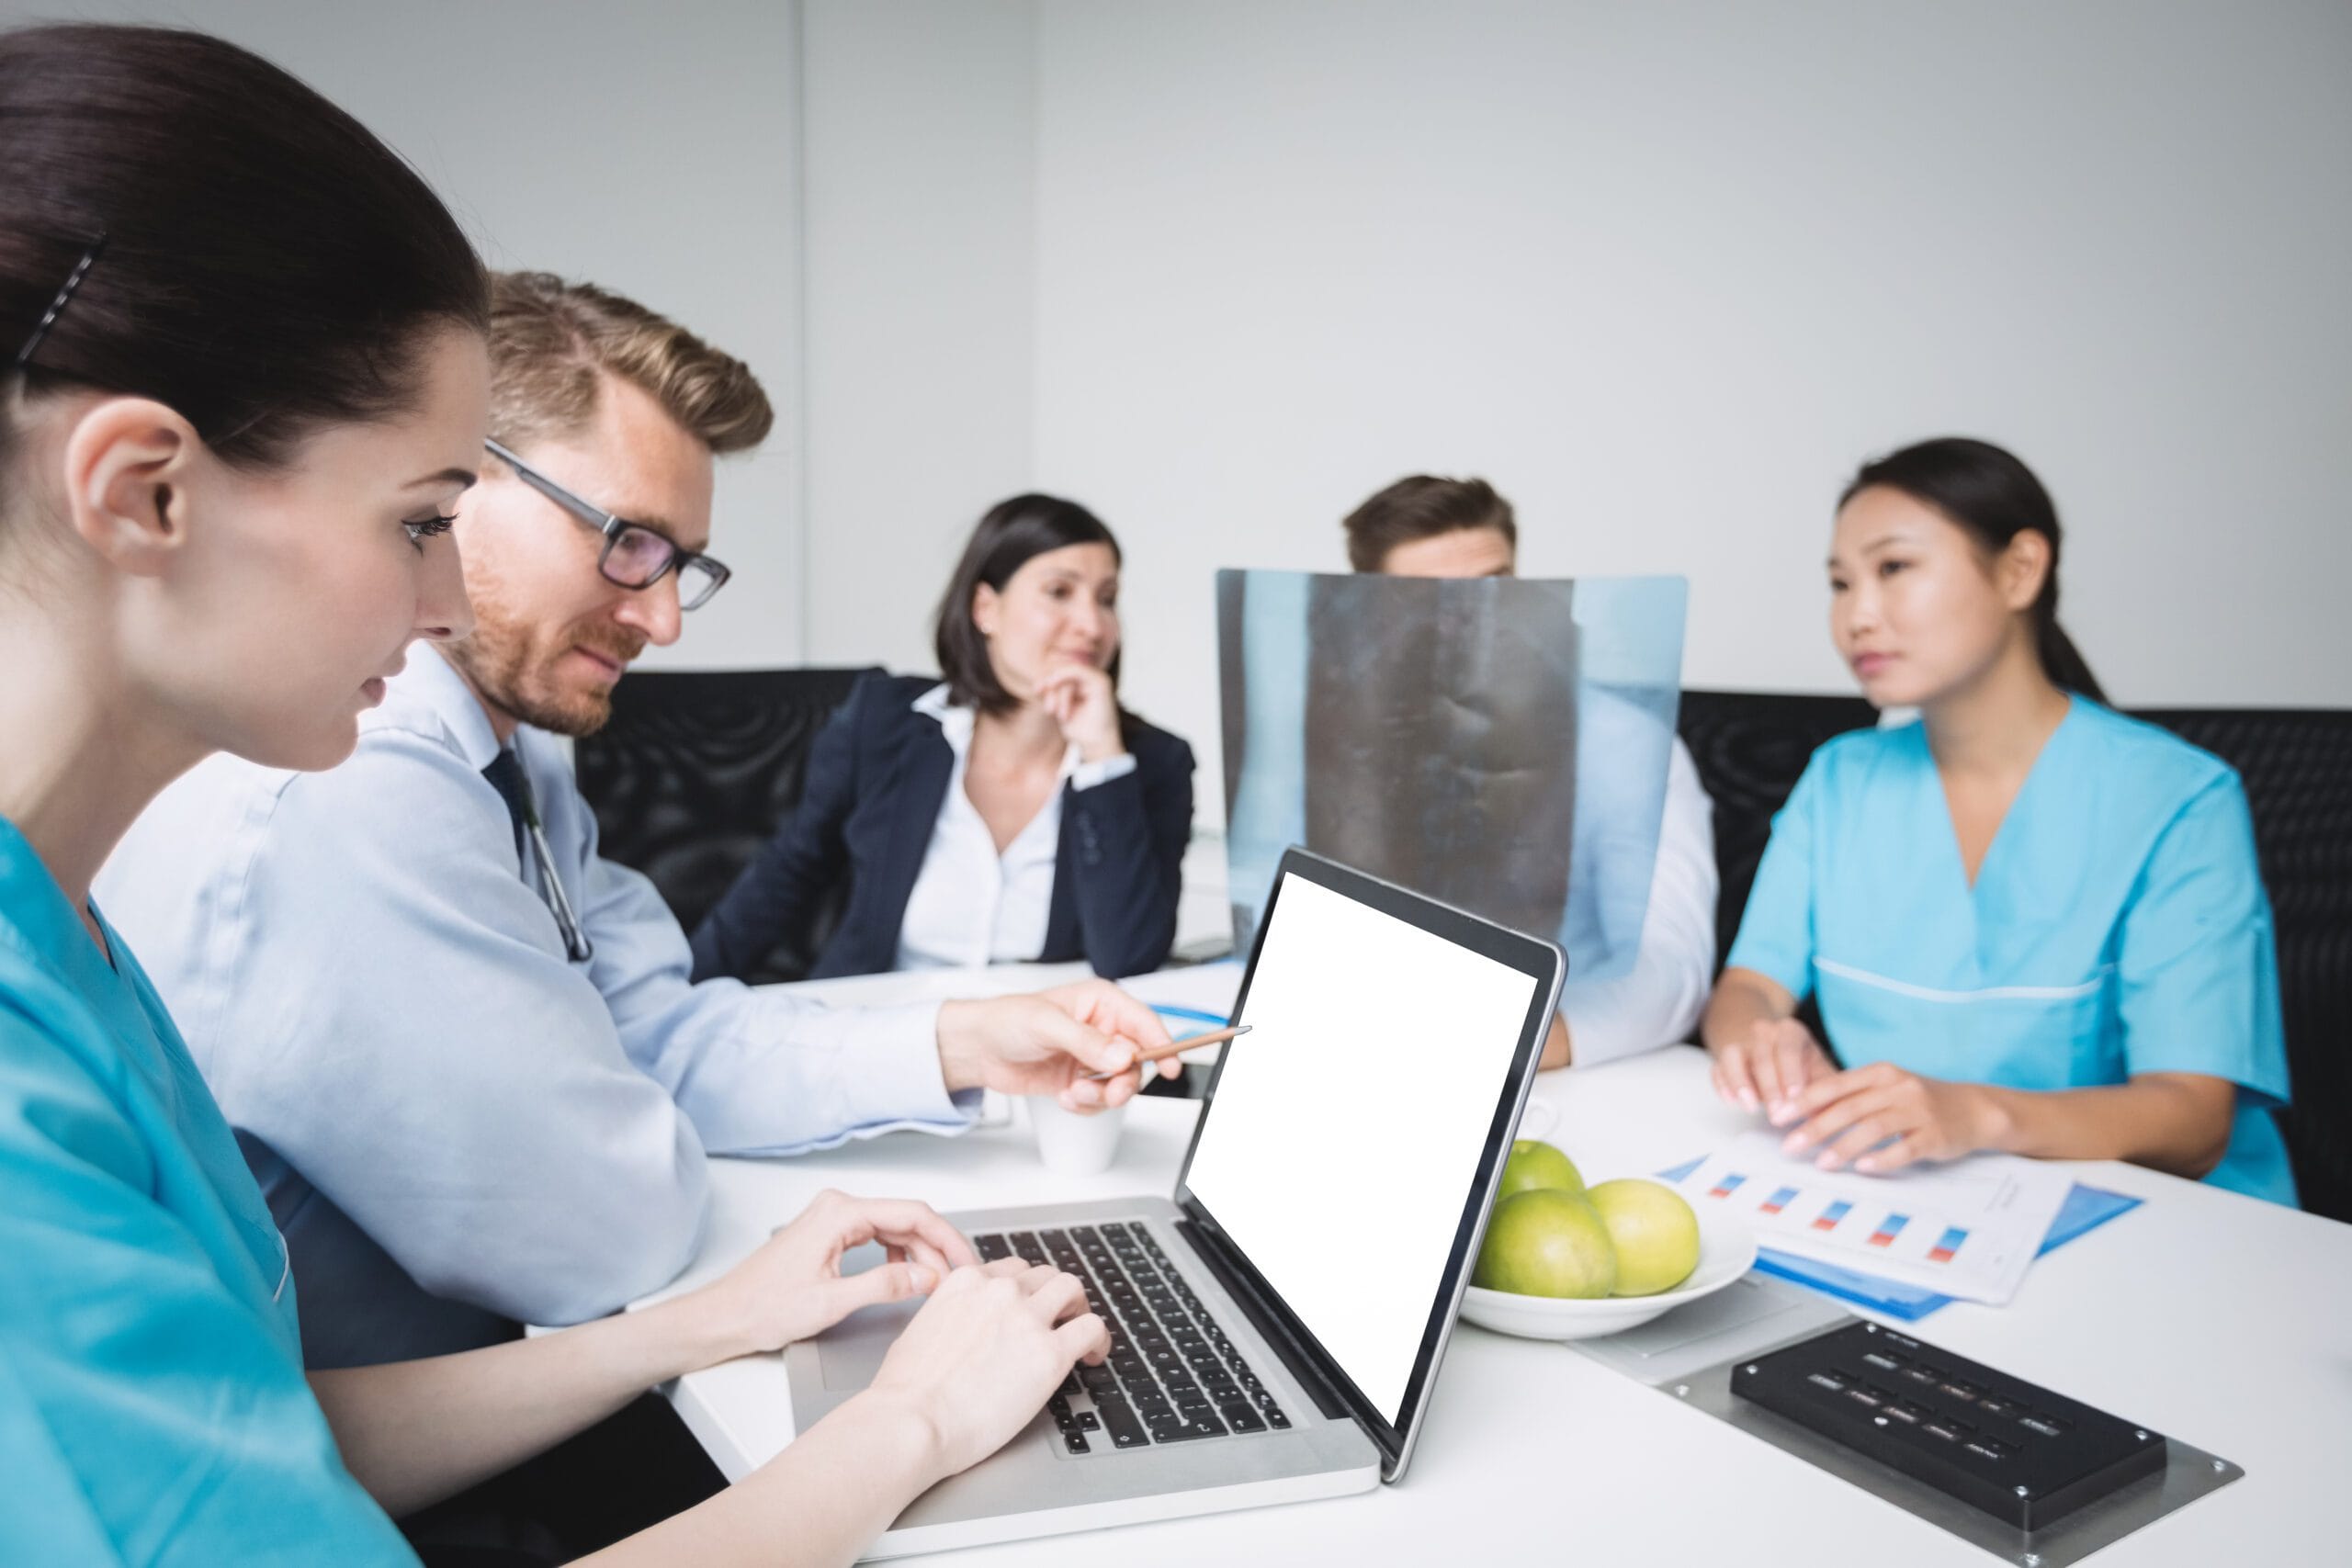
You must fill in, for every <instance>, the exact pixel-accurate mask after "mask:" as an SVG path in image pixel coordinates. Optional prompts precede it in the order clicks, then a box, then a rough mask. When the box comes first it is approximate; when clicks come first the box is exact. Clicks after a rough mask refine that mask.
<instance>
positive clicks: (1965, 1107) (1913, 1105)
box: [1781, 1062, 1998, 1175]
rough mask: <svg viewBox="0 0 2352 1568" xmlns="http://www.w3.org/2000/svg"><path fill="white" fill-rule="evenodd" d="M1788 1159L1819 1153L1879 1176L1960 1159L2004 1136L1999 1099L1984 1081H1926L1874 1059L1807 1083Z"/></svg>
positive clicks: (1828, 1162) (1827, 1163)
mask: <svg viewBox="0 0 2352 1568" xmlns="http://www.w3.org/2000/svg"><path fill="white" fill-rule="evenodd" d="M1796 1106H1797V1115H1798V1117H1799V1118H1800V1120H1799V1122H1798V1123H1797V1125H1796V1127H1795V1128H1794V1129H1793V1130H1792V1132H1791V1133H1790V1134H1789V1135H1788V1138H1787V1139H1786V1140H1785V1141H1784V1142H1783V1143H1782V1144H1781V1152H1783V1153H1784V1154H1789V1155H1794V1156H1802V1155H1804V1153H1805V1152H1806V1151H1808V1150H1812V1151H1814V1164H1815V1165H1817V1166H1819V1167H1820V1168H1822V1169H1824V1170H1835V1169H1837V1168H1838V1167H1839V1166H1842V1165H1848V1164H1850V1165H1852V1166H1853V1168H1855V1169H1856V1170H1859V1171H1862V1172H1864V1173H1866V1174H1870V1175H1878V1174H1882V1173H1883V1172H1886V1171H1890V1170H1897V1169H1900V1168H1903V1167H1904V1166H1906V1165H1909V1164H1911V1163H1912V1162H1913V1161H1914V1160H1923V1159H1934V1160H1943V1159H1958V1158H1959V1157H1960V1156H1962V1155H1966V1154H1973V1153H1974V1152H1975V1151H1976V1150H1978V1149H1981V1148H1985V1147H1989V1146H1990V1145H1992V1143H1993V1142H1994V1139H1995V1136H1996V1131H1997V1121H1998V1118H1997V1114H1996V1108H1995V1105H1994V1102H1993V1100H1992V1097H1991V1096H1990V1095H1988V1094H1987V1093H1986V1092H1985V1089H1984V1088H1983V1087H1982V1086H1981V1085H1978V1084H1968V1083H1947V1082H1946V1081H1944V1080H1943V1079H1941V1078H1929V1077H1920V1076H1919V1075H1918V1074H1917V1073H1912V1072H1905V1071H1904V1069H1902V1068H1901V1067H1898V1066H1894V1064H1892V1063H1889V1062H1872V1063H1871V1065H1870V1066H1866V1067H1854V1068H1851V1069H1849V1071H1846V1072H1842V1073H1838V1074H1836V1075H1834V1076H1832V1077H1826V1078H1820V1079H1817V1080H1815V1082H1814V1083H1812V1084H1809V1085H1807V1086H1806V1088H1805V1089H1804V1092H1803V1093H1802V1094H1800V1095H1799V1096H1798V1097H1797V1101H1796Z"/></svg>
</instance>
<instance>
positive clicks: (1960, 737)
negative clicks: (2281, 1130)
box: [1702, 439, 2295, 1204]
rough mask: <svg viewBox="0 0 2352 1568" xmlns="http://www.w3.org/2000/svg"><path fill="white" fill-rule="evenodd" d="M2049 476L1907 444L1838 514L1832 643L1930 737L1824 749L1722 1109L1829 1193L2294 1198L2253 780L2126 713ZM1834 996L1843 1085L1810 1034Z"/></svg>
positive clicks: (1772, 906)
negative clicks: (2003, 1176)
mask: <svg viewBox="0 0 2352 1568" xmlns="http://www.w3.org/2000/svg"><path fill="white" fill-rule="evenodd" d="M2059 537H2060V534H2059V527H2058V518H2057V513H2056V510H2055V508H2054V507H2053V506H2052V504H2051V501H2050V497H2049V495H2048V493H2047V492H2046V491H2044V490H2043V489H2042V487H2041V482H2040V481H2039V480H2037V479H2035V478H2034V476H2033V474H2032V472H2031V471H2030V469H2028V468H2026V466H2025V465H2024V464H2023V463H2020V462H2019V461H2018V459H2017V458H2016V457H2012V456H2010V455H2009V454H2008V453H2007V452H2005V451H2003V450H2002V449H2000V448H1999V447H1997V446H1989V445H1987V444H1985V443H1984V442H1980V441H1966V440H1957V439H1946V440H1938V441H1928V442H1925V443H1922V444H1921V445H1918V446H1911V447H1908V448H1905V450H1903V451H1900V452H1896V453H1894V455H1893V456H1891V457H1885V458H1883V459H1881V460H1880V461H1878V462H1875V463H1872V464H1871V465H1869V466H1868V467H1866V468H1863V469H1862V470H1861V472H1860V474H1859V475H1858V476H1857V477H1856V478H1855V479H1854V481H1853V483H1852V484H1851V485H1850V486H1849V488H1848V490H1847V491H1846V494H1845V496H1844V498H1843V500H1842V501H1841V502H1840V503H1839V507H1838V520H1837V528H1836V534H1835V536H1834V539H1833V541H1832V546H1831V551H1830V558H1829V584H1830V629H1831V634H1832V636H1833V637H1834V638H1835V639H1836V641H1837V644H1838V651H1839V652H1840V653H1841V654H1843V655H1844V656H1845V658H1846V660H1847V661H1848V662H1849V664H1850V665H1851V666H1852V667H1853V670H1854V672H1855V674H1856V675H1857V677H1859V678H1860V682H1861V684H1862V691H1863V694H1865V695H1866V696H1868V697H1869V698H1870V699H1871V702H1873V703H1875V704H1877V705H1879V706H1881V707H1883V708H1903V707H1916V708H1917V709H1918V711H1919V717H1918V719H1917V721H1916V722H1911V723H1905V724H1901V725H1897V726H1894V727H1891V728H1880V729H1875V730H1866V731H1862V732H1860V733H1856V734H1852V735H1844V736H1840V737H1838V739H1835V740H1832V741H1830V742H1829V743H1828V744H1827V745H1826V746H1824V747H1822V748H1821V750H1819V751H1817V752H1815V754H1814V758H1813V761H1812V762H1811V764H1810V765H1809V766H1808V767H1807V768H1806V769H1805V773H1804V777H1803V778H1802V779H1800V780H1799V781H1798V783H1797V786H1796V789H1795V791H1794V793H1793V794H1792V795H1790V797H1789V802H1788V805H1787V806H1786V807H1784V808H1783V809H1782V810H1781V814H1780V816H1779V817H1778V818H1775V819H1774V821H1773V825H1772V839H1771V842H1770V846H1769V847H1768V848H1767V849H1766V851H1765V853H1764V860H1763V863H1762V865H1761V866H1760V867H1759V868H1758V872H1757V876H1756V886H1755V889H1754V891H1753V892H1752V893H1751V894H1750V895H1749V897H1748V902H1747V912H1746V914H1745V916H1744V917H1743V918H1742V920H1741V923H1740V931H1739V938H1738V940H1737V942H1735V943H1734V944H1733V946H1732V951H1731V954H1730V960H1729V964H1728V965H1727V966H1726V968H1725V969H1724V976H1723V979H1722V980H1721V981H1720V982H1719V983H1718V984H1717V987H1716V989H1715V994H1714V997H1713V999H1712V1000H1711V1001H1710V1003H1709V1004H1708V1008H1707V1014H1706V1019H1705V1021H1704V1023H1703V1025H1702V1032H1703V1035H1704V1038H1705V1040H1706V1043H1707V1046H1708V1048H1709V1050H1711V1051H1712V1052H1713V1054H1714V1058H1715V1060H1714V1078H1715V1086H1716V1089H1717V1091H1718V1092H1719V1093H1721V1094H1722V1095H1723V1096H1724V1098H1725V1099H1727V1100H1733V1101H1735V1102H1736V1103H1738V1104H1741V1105H1744V1106H1746V1107H1747V1108H1748V1109H1750V1110H1761V1111H1765V1112H1766V1113H1768V1114H1769V1116H1770V1120H1771V1122H1772V1124H1773V1125H1774V1126H1777V1127H1785V1128H1788V1129H1789V1134H1788V1137H1787V1140H1786V1144H1785V1147H1786V1148H1787V1150H1788V1152H1790V1153H1791V1154H1794V1155H1802V1154H1806V1153H1810V1154H1812V1155H1813V1156H1814V1157H1815V1160H1816V1162H1817V1163H1818V1164H1819V1165H1821V1166H1822V1167H1823V1168H1837V1167H1838V1166H1842V1165H1847V1164H1851V1165H1852V1166H1853V1168H1856V1169H1858V1170H1863V1171H1883V1170H1892V1169H1894V1168H1897V1167H1900V1166H1903V1165H1906V1164H1908V1163H1910V1162H1911V1161H1913V1160H1917V1159H1951V1158H1955V1157H1957V1156H1961V1155H1964V1154H1968V1153H1970V1152H1971V1151H1973V1150H1978V1149H2001V1150H2007V1151H2010V1152H2013V1153H2017V1154H2025V1155H2039V1156H2048V1157H2052V1158H2062V1159H2122V1160H2131V1161H2134V1162H2136V1163H2139V1164H2142V1165H2145V1166H2149V1167H2152V1168H2155V1169H2158V1170H2165V1171H2170V1172H2172V1173H2173V1174H2175V1175H2177V1176H2185V1177H2188V1178H2191V1179H2197V1178H2202V1179H2205V1180H2208V1181H2211V1182H2213V1183H2215V1184H2217V1185H2219V1186H2223V1187H2228V1188H2231V1189H2233V1190H2236V1191H2240V1192H2246V1193H2251V1194H2253V1195H2255V1196H2257V1197H2262V1198H2268V1199H2271V1200H2272V1201H2277V1202H2281V1203H2289V1204H2291V1203H2293V1202H2294V1201H2295V1186H2294V1179H2293V1177H2292V1175H2291V1174H2290V1171H2289V1168H2288V1165H2287V1156H2286V1147H2285V1144H2284V1142H2283V1141H2282V1139H2281V1138H2280V1136H2279V1134H2278V1126H2277V1124H2276V1123H2275V1122H2273V1120H2272V1119H2271V1115H2270V1111H2271V1109H2272V1108H2274V1107H2276V1106H2279V1105H2283V1104H2284V1103H2285V1102H2286V1099H2287V1063H2286V1044H2285V1040H2284V1036H2283V1033H2282V1030H2281V1025H2280V1020H2279V1009H2278V956H2277V953H2276V951H2275V948H2274V945H2273V942H2272V935H2271V921H2270V904H2269V899H2268V897H2267V896H2266V895H2265V893H2264V892H2263V887H2262V878H2261V874H2260V872H2259V870H2258V869H2257V866H2256V859H2255V846H2254V826H2253V820H2252V818H2251V817H2250V816H2249V814H2248V812H2247V809H2246V802H2245V790H2244V789H2243V788H2242V787H2241V785H2240V784H2239V783H2238V779H2237V775H2236V774H2235V773H2233V772H2232V771H2231V770H2230V768H2229V767H2228V766H2227V765H2226V764H2224V763H2223V762H2222V761H2220V760H2219V759H2217V758H2215V757H2212V756H2211V755H2209V754H2208V753H2206V752H2203V751H2200V750H2197V749H2196V748H2195V747H2193V746H2190V745H2188V743H2186V742H2185V741H2182V740H2180V739H2177V738H2176V737H2174V736H2172V735H2170V734H2168V733H2167V732H2165V731H2164V730H2161V729H2158V728H2154V726H2151V725H2146V724H2142V723H2140V722H2138V721H2137V720H2134V719H2129V718H2125V717H2123V716H2121V715H2120V714H2117V713H2116V712H2114V711H2113V710H2112V709H2110V708H2109V707H2107V706H2106V705H2104V703H2103V701H2102V700H2101V696H2100V693H2099V689H2098V683H2097V682H2095V681H2094V680H2093V679H2092V678H2091V673H2090V671H2089V669H2088V668H2087V667H2086V665H2085V664H2084V662H2083V660H2082V657H2081V655H2080V654H2079V653H2077V652H2076V651H2075V647H2074V645H2073V643H2072V642H2071V641H2069V640H2068V638H2067V637H2066V635H2065V633H2064V631H2062V630H2061V629H2060V628H2059V626H2058V618H2057V605H2058V547H2059ZM1809 995H1810V996H1814V997H1816V998H1818V1000H1819V1003H1820V1008H1821V1016H1822V1021H1823V1022H1824V1023H1825V1024H1826V1026H1827V1029H1828V1032H1829V1034H1830V1036H1831V1038H1832V1039H1834V1040H1835V1041H1836V1042H1837V1046H1838V1057H1839V1058H1840V1059H1841V1060H1842V1061H1843V1063H1844V1066H1843V1069H1842V1070H1841V1068H1840V1066H1838V1062H1836V1061H1833V1060H1832V1059H1831V1058H1830V1056H1829V1055H1828V1053H1827V1052H1826V1050H1824V1049H1823V1047H1822V1045H1821V1043H1820V1042H1818V1041H1816V1040H1815V1039H1814V1038H1813V1036H1812V1034H1811V1033H1810V1032H1808V1031H1807V1030H1806V1029H1805V1027H1804V1024H1803V1023H1801V1022H1799V1021H1798V1020H1797V1019H1796V1017H1795V1013H1796V1010H1797V1007H1798V1005H1799V1003H1800V1002H1801V1001H1803V999H1804V998H1805V997H1807V996H1809Z"/></svg>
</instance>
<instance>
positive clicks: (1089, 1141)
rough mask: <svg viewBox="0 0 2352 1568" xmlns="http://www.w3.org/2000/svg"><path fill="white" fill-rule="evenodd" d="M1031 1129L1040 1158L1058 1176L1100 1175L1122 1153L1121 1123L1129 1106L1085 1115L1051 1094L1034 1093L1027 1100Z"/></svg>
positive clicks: (1025, 1102)
mask: <svg viewBox="0 0 2352 1568" xmlns="http://www.w3.org/2000/svg"><path fill="white" fill-rule="evenodd" d="M1023 1104H1024V1105H1025V1106H1026V1108H1027V1110H1028V1113H1029V1130H1030V1131H1031V1132H1033V1133H1035V1134H1036V1136H1037V1157H1038V1158H1039V1159H1040V1160H1042V1161H1044V1162H1045V1166H1046V1169H1047V1170H1050V1171H1052V1172H1054V1173H1055V1174H1056V1175H1057V1176H1098V1175H1100V1174H1102V1173H1103V1171H1106V1170H1108V1169H1110V1168H1111V1161H1112V1159H1113V1157H1114V1156H1116V1155H1117V1154H1118V1152H1119V1123H1120V1122H1124V1121H1125V1120H1126V1115H1127V1108H1126V1107H1125V1106H1124V1105H1122V1106H1119V1107H1118V1108H1116V1109H1115V1110H1111V1111H1095V1112H1094V1113H1093V1114H1092V1115H1091V1116H1081V1115H1080V1114H1079V1113H1078V1112H1077V1111H1065V1110H1063V1109H1062V1108H1061V1104H1060V1102H1059V1101H1058V1100H1055V1099H1054V1097H1053V1096H1051V1095H1047V1094H1033V1095H1031V1096H1029V1097H1028V1099H1027V1100H1025V1101H1023Z"/></svg>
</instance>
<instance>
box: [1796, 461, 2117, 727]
mask: <svg viewBox="0 0 2352 1568" xmlns="http://www.w3.org/2000/svg"><path fill="white" fill-rule="evenodd" d="M1882 487H1883V488H1884V489H1887V490H1894V491H1902V492H1903V493H1904V494H1905V495H1907V496H1909V497H1910V498H1911V499H1912V500H1914V501H1916V502H1919V503H1920V504H1921V505H1922V506H1930V507H1933V508H1935V510H1936V511H1938V512H1940V513H1943V514H1944V516H1946V517H1947V518H1949V519H1951V521H1952V522H1953V523H1954V524H1956V525H1959V526H1960V527H1962V528H1964V529H1966V530H1967V531H1968V532H1969V534H1970V535H1972V536H1973V537H1974V538H1975V540H1976V542H1977V544H1978V545H1979V546H1980V547H1982V548H1983V549H1984V550H1985V553H1986V554H1988V555H1997V554H1998V553H2000V552H2001V551H2002V550H2004V549H2007V547H2008V544H2009V541H2010V540H2011V539H2013V538H2015V537H2017V536H2018V535H2019V534H2021V533H2023V532H2025V531H2026V530H2027V529H2029V528H2030V529H2032V530H2033V531H2034V532H2035V533H2037V534H2040V535H2041V536H2042V537H2043V538H2045V539H2047V540H2049V541H2050V570H2048V571H2047V572H2046V573H2044V574H2043V576H2042V579H2041V597H2040V598H2037V599H2036V600H2034V602H2033V608H2032V611H2031V614H2032V615H2033V641H2034V649H2035V651H2037V652H2038V653H2039V654H2040V655H2041V668H2042V670H2043V671H2044V672H2045V673H2047V674H2048V675H2049V677H2050V679H2051V682H2052V683H2053V684H2055V685H2057V686H2059V687H2060V688H2062V689H2063V690H2065V691H2069V692H2078V693H2080V694H2083V695H2084V696H2086V697H2088V698H2090V699H2091V700H2092V701H2093V702H2097V703H2103V702H2105V701H2107V694H2106V693H2104V692H2102V691H2101V690H2100V689H2099V684H2098V680H2097V679H2095V678H2094V677H2093V676H2092V674H2091V667H2090V666H2089V665H2088V664H2087V663H2086V662H2085V661H2084V660H2083V656H2082V653H2081V652H2080V651H2079V650H2078V649H2076V648H2075V644H2074V639H2073V638H2071V637H2068V636H2067V635H2066V632H2065V628H2064V627H2063V626H2060V625H2059V624H2058V547H2059V541H2060V537H2061V535H2060V530H2059V527H2058V508H2057V506H2056V505H2055V504H2054V503H2053V502H2052V501H2051V499H2050V492H2049V491H2047V490H2044V489H2043V488H2042V485H2041V480H2040V479H2036V478H2035V477H2034V474H2033V470H2032V469H2031V468H2027V467H2026V466H2025V464H2023V463H2022V462H2020V461H2018V458H2017V457H2016V456H2015V455H2014V454H2012V453H2010V452H2008V451H2007V450H2005V449H2004V448H2002V447H1999V446H1994V445H1993V444H1992V443H1991V442H1989V441H1973V440H1970V439H1969V438H1967V437H1966V436H1960V435H1946V436H1940V437H1938V438H1937V439H1936V440H1933V441H1922V442H1920V443H1919V444H1918V445H1917V446H1905V447H1904V448H1903V449H1902V450H1901V451H1899V452H1890V453H1889V454H1887V455H1886V456H1885V457H1881V458H1879V459H1877V460H1876V461H1875V462H1870V463H1865V464H1863V465H1862V468H1861V471H1860V472H1859V473H1857V474H1856V475H1855V476H1854V479H1853V482H1852V483H1851V484H1849V485H1848V486H1847V487H1846V491H1845V493H1844V494H1843V495H1840V496H1839V497H1838V505H1839V506H1840V507H1842V506H1844V505H1845V504H1846V503H1847V502H1849V501H1851V500H1853V499H1854V497H1855V496H1856V495H1858V494H1860V492H1861V491H1866V490H1871V489H1875V488H1882Z"/></svg>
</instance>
